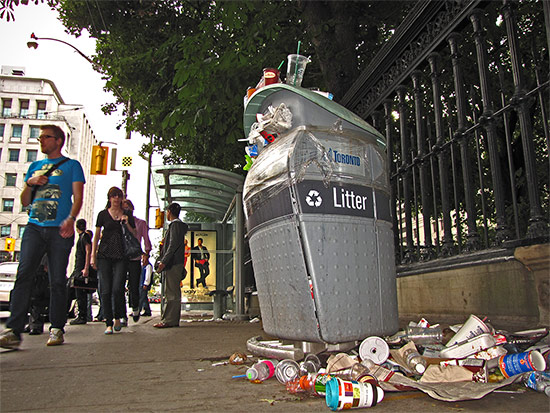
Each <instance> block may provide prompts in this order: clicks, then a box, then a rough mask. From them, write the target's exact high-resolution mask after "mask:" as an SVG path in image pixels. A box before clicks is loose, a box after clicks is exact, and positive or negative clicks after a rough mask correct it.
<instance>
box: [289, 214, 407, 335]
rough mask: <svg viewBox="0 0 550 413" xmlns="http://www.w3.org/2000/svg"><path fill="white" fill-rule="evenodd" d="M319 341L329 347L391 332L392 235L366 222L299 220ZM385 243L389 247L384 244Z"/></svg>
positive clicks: (312, 217)
mask: <svg viewBox="0 0 550 413" xmlns="http://www.w3.org/2000/svg"><path fill="white" fill-rule="evenodd" d="M300 221H301V228H302V239H303V240H304V243H305V248H304V250H305V251H306V254H307V255H306V261H307V263H308V267H309V269H310V274H311V279H312V285H313V293H314V297H315V305H316V308H317V318H318V321H319V327H320V335H321V338H322V339H323V341H325V342H327V343H338V342H346V341H353V340H361V339H363V338H365V337H367V336H369V335H385V334H391V333H393V332H395V331H396V330H397V328H398V322H397V294H396V289H395V269H394V268H392V266H393V262H394V259H393V254H391V255H389V254H388V252H393V233H392V232H391V228H390V226H389V225H387V224H385V223H383V222H378V223H376V224H375V221H374V220H372V219H366V218H357V217H349V218H348V217H342V216H326V215H317V216H316V215H303V216H301V217H300ZM388 241H390V243H389V244H388Z"/></svg>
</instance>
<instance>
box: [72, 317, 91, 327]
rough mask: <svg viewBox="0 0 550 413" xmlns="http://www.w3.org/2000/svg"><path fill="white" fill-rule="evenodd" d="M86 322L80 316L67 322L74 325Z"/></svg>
mask: <svg viewBox="0 0 550 413" xmlns="http://www.w3.org/2000/svg"><path fill="white" fill-rule="evenodd" d="M86 323H87V321H86V320H83V319H82V318H75V319H74V320H71V321H70V323H69V324H70V325H72V326H74V325H78V324H86Z"/></svg>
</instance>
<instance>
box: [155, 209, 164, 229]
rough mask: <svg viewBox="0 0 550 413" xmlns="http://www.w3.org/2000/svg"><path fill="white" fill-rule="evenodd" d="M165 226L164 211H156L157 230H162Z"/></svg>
mask: <svg viewBox="0 0 550 413" xmlns="http://www.w3.org/2000/svg"><path fill="white" fill-rule="evenodd" d="M163 226H164V211H161V209H160V208H157V210H156V211H155V228H162V227H163Z"/></svg>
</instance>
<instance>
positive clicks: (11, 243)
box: [4, 237, 15, 252]
mask: <svg viewBox="0 0 550 413" xmlns="http://www.w3.org/2000/svg"><path fill="white" fill-rule="evenodd" d="M4 249H5V250H6V251H10V252H13V251H15V239H14V238H10V237H8V238H6V248H4Z"/></svg>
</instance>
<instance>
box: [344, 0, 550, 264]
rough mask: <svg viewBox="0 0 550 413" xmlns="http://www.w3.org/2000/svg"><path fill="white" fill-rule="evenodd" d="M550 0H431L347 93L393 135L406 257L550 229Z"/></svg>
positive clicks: (449, 252) (394, 187)
mask: <svg viewBox="0 0 550 413" xmlns="http://www.w3.org/2000/svg"><path fill="white" fill-rule="evenodd" d="M549 49H550V5H549V3H548V2H543V1H527V0H526V1H507V0H505V1H500V2H491V1H488V2H483V1H443V2H440V1H421V2H418V4H417V5H416V6H415V7H414V9H413V10H412V11H411V13H410V14H409V16H408V17H407V19H406V20H405V21H404V22H403V24H402V25H401V26H400V27H399V29H398V30H397V31H396V33H395V34H394V36H393V37H392V38H391V39H390V40H389V41H388V43H387V44H386V45H385V46H384V47H383V48H382V49H381V51H380V52H379V53H378V54H377V56H376V57H375V58H374V59H373V62H372V64H371V65H370V66H369V67H367V69H366V70H365V71H364V72H363V73H362V75H361V76H360V77H359V79H358V80H357V81H356V82H355V84H354V85H353V86H352V87H351V88H350V90H349V91H348V92H347V94H346V95H345V96H344V98H343V99H342V101H341V103H342V104H343V105H345V106H346V107H348V108H349V109H350V110H352V111H354V112H356V113H357V114H359V115H360V116H361V117H363V118H364V119H367V120H368V121H371V122H372V123H373V124H374V125H375V126H376V127H377V128H378V129H379V130H380V131H383V132H384V133H385V136H386V139H387V158H388V163H389V165H390V176H391V194H390V196H391V199H392V206H393V220H394V241H395V246H396V254H397V257H396V259H397V262H398V263H399V264H408V263H413V262H419V261H429V260H433V259H434V258H441V257H450V256H455V255H458V254H461V253H465V252H472V251H480V250H484V249H486V250H488V249H491V248H494V247H498V246H503V245H514V244H518V243H523V244H525V243H536V242H540V241H541V240H546V239H547V237H548V233H549V231H548V214H549V203H550V192H549V191H550V188H549V170H550V167H549V153H550V131H549V123H548V118H549V108H548V105H549V99H548V97H549V91H550V88H549V70H548V68H549Z"/></svg>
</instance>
